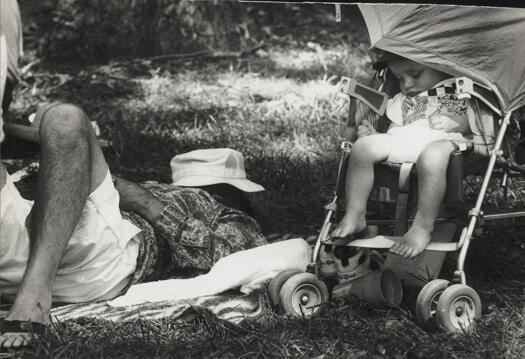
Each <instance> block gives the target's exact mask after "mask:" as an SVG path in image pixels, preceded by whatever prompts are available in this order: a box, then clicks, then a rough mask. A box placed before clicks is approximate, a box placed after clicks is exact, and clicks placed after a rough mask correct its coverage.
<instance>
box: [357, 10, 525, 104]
mask: <svg viewBox="0 0 525 359" xmlns="http://www.w3.org/2000/svg"><path fill="white" fill-rule="evenodd" d="M359 9H360V10H361V13H362V14H363V17H364V19H365V22H366V26H367V28H368V33H369V34H370V42H371V45H372V47H375V48H378V49H381V50H385V51H389V52H392V53H395V54H397V55H400V56H403V57H406V58H409V59H411V60H414V61H417V62H419V63H422V64H424V65H428V66H431V67H433V68H436V69H438V70H440V71H443V72H446V73H449V74H451V75H453V76H467V77H469V78H471V79H472V80H474V81H475V82H478V83H480V84H482V85H485V86H487V87H489V88H490V89H491V90H492V91H494V93H495V94H496V96H497V97H498V101H499V102H500V106H501V109H502V110H503V112H509V111H512V110H515V109H517V108H519V107H520V106H522V105H524V104H525V9H511V8H488V7H470V6H469V7H467V6H464V7H463V6H443V5H372V4H360V5H359Z"/></svg>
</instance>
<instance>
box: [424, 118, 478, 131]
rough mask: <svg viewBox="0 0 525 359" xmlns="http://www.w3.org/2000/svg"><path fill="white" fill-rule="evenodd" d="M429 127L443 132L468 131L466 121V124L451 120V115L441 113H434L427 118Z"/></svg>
mask: <svg viewBox="0 0 525 359" xmlns="http://www.w3.org/2000/svg"><path fill="white" fill-rule="evenodd" d="M428 122H429V125H430V128H432V129H434V130H439V131H443V132H447V133H449V132H459V133H468V132H469V131H468V130H469V126H468V121H464V122H467V123H466V124H461V123H460V122H459V121H455V120H453V119H452V118H451V117H449V116H447V115H443V114H434V115H431V116H430V117H429V118H428Z"/></svg>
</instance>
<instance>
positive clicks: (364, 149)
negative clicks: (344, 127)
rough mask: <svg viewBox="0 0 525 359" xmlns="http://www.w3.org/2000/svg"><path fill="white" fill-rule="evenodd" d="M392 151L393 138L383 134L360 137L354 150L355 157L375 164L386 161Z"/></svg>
mask: <svg viewBox="0 0 525 359" xmlns="http://www.w3.org/2000/svg"><path fill="white" fill-rule="evenodd" d="M391 149H392V136H390V135H387V134H384V133H381V134H374V135H370V136H365V137H360V138H359V139H358V140H357V141H356V142H355V144H354V147H353V148H352V153H353V155H354V156H358V157H359V158H361V159H364V160H367V161H371V162H374V163H377V162H381V161H384V160H386V158H387V157H388V155H389V153H390V151H391Z"/></svg>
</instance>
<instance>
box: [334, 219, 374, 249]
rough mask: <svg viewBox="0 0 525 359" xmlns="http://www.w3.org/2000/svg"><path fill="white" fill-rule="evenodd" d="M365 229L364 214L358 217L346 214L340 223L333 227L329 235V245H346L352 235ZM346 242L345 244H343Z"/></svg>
mask: <svg viewBox="0 0 525 359" xmlns="http://www.w3.org/2000/svg"><path fill="white" fill-rule="evenodd" d="M365 229H366V220H365V216H364V213H363V214H361V215H358V216H355V215H352V214H350V213H348V212H347V213H346V214H345V215H344V217H343V219H341V222H339V224H338V225H337V227H335V229H334V230H333V231H332V235H331V241H330V242H331V243H332V244H338V245H345V244H347V243H348V242H349V241H350V240H351V238H348V237H349V236H351V235H352V234H355V233H359V232H362V231H364V230H365ZM345 242H346V243H345Z"/></svg>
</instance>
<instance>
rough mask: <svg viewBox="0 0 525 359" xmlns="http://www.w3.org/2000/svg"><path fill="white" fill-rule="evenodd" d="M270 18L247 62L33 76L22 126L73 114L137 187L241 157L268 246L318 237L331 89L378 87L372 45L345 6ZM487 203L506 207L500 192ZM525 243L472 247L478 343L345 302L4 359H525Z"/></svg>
mask: <svg viewBox="0 0 525 359" xmlns="http://www.w3.org/2000/svg"><path fill="white" fill-rule="evenodd" d="M272 6H274V7H280V9H281V10H279V11H288V12H289V15H290V16H289V18H290V22H289V23H277V22H272V21H270V20H268V24H267V26H268V29H269V35H268V39H266V46H265V48H264V49H263V50H261V51H259V52H257V53H256V54H254V55H252V56H249V57H246V58H234V59H222V60H205V59H199V58H194V59H184V61H176V60H173V61H163V62H153V63H152V62H137V63H132V64H125V65H121V64H119V63H112V64H99V65H92V66H89V67H84V68H77V67H67V66H62V67H56V66H54V65H53V64H46V63H42V64H40V65H37V66H36V67H35V68H34V69H33V70H32V71H31V74H28V75H27V76H26V83H27V84H26V85H25V86H21V87H20V88H19V89H18V91H17V96H16V101H15V102H14V104H13V105H12V112H13V117H14V119H15V120H18V121H23V120H24V118H26V116H27V115H28V114H30V113H31V112H33V111H34V109H35V108H36V107H37V106H38V105H39V104H42V103H43V102H51V101H55V100H60V101H67V102H72V103H76V104H78V105H79V106H81V107H82V108H83V109H84V110H85V111H86V113H87V114H89V116H90V117H91V119H92V120H96V121H97V122H98V124H99V126H100V127H101V129H102V133H103V135H104V137H106V138H108V139H110V140H111V142H112V147H111V148H109V149H106V150H105V152H106V156H107V158H108V161H109V163H110V166H111V169H112V170H113V171H114V172H116V173H119V174H121V175H124V176H126V177H128V178H130V179H133V180H137V181H141V180H147V179H158V180H160V181H169V180H170V168H169V161H170V159H171V157H173V156H174V155H175V154H178V153H182V152H185V151H189V150H193V149H199V148H209V147H232V148H235V149H237V150H239V151H241V152H242V153H243V154H244V156H245V159H246V168H247V172H248V175H249V177H250V179H252V180H254V181H256V182H258V183H260V184H262V185H264V186H265V188H266V191H265V192H264V193H262V194H257V195H254V196H252V197H251V201H252V203H253V206H254V208H255V212H256V218H257V220H258V221H259V222H260V223H261V226H262V227H263V230H264V231H265V233H268V234H269V233H274V232H291V233H299V234H302V235H309V234H313V233H315V232H316V231H317V230H318V229H319V228H320V225H321V222H322V218H323V206H324V204H326V202H327V201H328V200H329V199H330V196H331V193H332V190H333V187H334V184H335V172H336V166H337V161H338V152H337V151H338V146H339V137H338V136H339V135H338V133H339V129H340V128H339V127H340V124H339V123H338V122H337V120H336V118H335V117H334V116H333V115H332V111H331V110H332V106H333V105H332V101H331V100H332V96H333V91H334V85H335V82H336V80H335V78H336V77H339V76H341V75H346V76H351V77H355V78H357V79H358V80H360V81H366V80H367V79H368V77H369V76H370V75H371V73H370V72H369V70H368V69H369V66H370V63H371V58H370V55H369V54H368V52H367V50H366V48H367V35H366V32H365V29H364V24H363V22H362V20H361V19H360V18H359V16H358V15H357V13H356V11H355V9H354V8H350V7H348V8H346V7H345V8H344V13H343V23H342V24H337V23H335V22H334V21H333V14H332V13H331V12H328V11H326V10H327V8H326V7H322V6H319V5H302V6H301V7H300V8H299V9H295V10H294V9H292V8H291V7H290V6H288V7H284V5H283V4H274V5H272ZM274 9H275V8H274ZM328 10H330V11H332V8H331V7H330V8H329V9H328ZM279 11H277V12H279ZM2 153H3V155H4V156H5V155H7V156H9V155H13V156H15V155H16V156H19V155H20V154H21V153H24V154H25V155H26V156H28V157H34V156H36V154H35V149H34V148H31V147H28V148H26V147H23V146H22V145H21V144H16V143H11V144H9V143H7V144H5V145H4V148H3V151H2ZM493 182H494V184H497V183H498V181H497V180H495V181H493ZM518 183H519V179H518V180H516V181H514V182H512V181H511V183H510V184H511V185H510V192H509V202H510V203H511V205H512V206H516V205H520V204H521V205H523V203H524V195H525V191H524V188H523V187H520V186H518ZM479 185H480V182H479V178H474V177H473V178H469V179H468V181H467V182H466V192H467V196H469V197H474V196H475V195H476V192H477V190H478V189H479ZM488 201H489V202H490V203H491V204H496V205H502V203H503V201H502V198H501V190H498V187H497V186H491V189H490V194H489V196H488ZM523 238H525V228H524V226H523V223H522V222H519V221H518V222H510V221H506V222H504V223H503V224H498V225H497V226H496V225H492V226H488V228H487V230H486V231H485V232H484V233H483V234H482V235H480V236H478V237H476V240H475V241H474V242H473V244H472V246H471V249H470V252H469V257H468V259H467V276H468V280H469V284H470V285H472V286H473V287H474V288H476V290H477V291H478V293H479V294H480V296H481V299H482V302H483V305H484V315H483V318H482V321H481V323H480V325H479V330H478V331H477V332H476V333H475V334H472V335H452V334H446V333H426V332H424V331H423V330H421V329H420V328H419V327H418V326H417V325H416V324H415V322H414V317H413V314H412V313H411V311H410V300H406V301H405V302H404V303H403V306H402V307H401V308H399V309H391V310H378V309H373V308H370V307H368V306H367V305H366V304H363V303H355V302H341V301H339V302H332V303H330V306H329V308H328V310H327V312H326V313H325V314H323V315H322V316H319V317H316V318H314V319H312V320H296V319H290V318H287V317H285V316H278V315H277V314H274V313H273V312H271V311H268V312H266V313H265V314H264V315H263V316H262V317H261V318H258V319H257V320H255V321H250V322H246V323H243V324H242V325H233V324H230V323H228V322H224V321H221V320H219V319H217V318H215V317H213V316H210V315H208V314H207V313H205V312H203V313H202V315H200V316H199V317H198V318H197V319H196V320H195V321H193V322H178V321H173V320H170V319H164V320H154V321H140V322H131V323H110V322H104V321H98V320H89V321H87V320H75V321H69V322H65V323H59V324H57V332H58V335H51V336H49V337H45V338H43V339H42V340H41V341H40V342H39V343H37V344H35V346H33V347H30V348H27V349H24V350H22V351H17V352H8V353H0V358H8V357H20V358H150V357H151V358H165V357H166V358H169V357H173V358H182V357H194V358H204V357H206V358H284V357H293V358H349V357H352V358H353V357H355V358H521V357H522V355H523V353H524V352H525V289H524V288H525V281H524V278H525V259H524V258H525V245H524V242H523Z"/></svg>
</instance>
